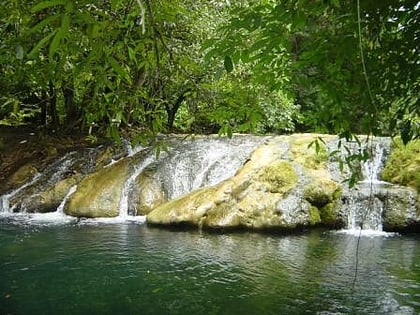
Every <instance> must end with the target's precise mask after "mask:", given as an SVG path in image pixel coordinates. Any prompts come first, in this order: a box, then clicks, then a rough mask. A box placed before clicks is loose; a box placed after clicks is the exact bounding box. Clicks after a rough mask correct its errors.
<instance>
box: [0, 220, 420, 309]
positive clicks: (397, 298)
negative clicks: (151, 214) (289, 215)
mask: <svg viewBox="0 0 420 315" xmlns="http://www.w3.org/2000/svg"><path fill="white" fill-rule="evenodd" d="M357 240H358V238H357V237H355V236H352V235H346V234H337V233H332V232H322V231H313V232H310V233H304V234H300V235H287V236H285V235H267V234H255V233H232V234H209V233H204V232H198V231H184V232H182V231H168V230H162V229H156V228H149V227H147V226H146V225H145V224H128V223H121V224H98V223H96V224H80V223H79V224H74V223H66V224H60V225H46V226H44V225H33V224H30V225H28V224H22V223H19V224H17V223H13V222H10V221H9V220H4V219H3V220H1V221H0V314H91V315H93V314H419V313H420V237H419V236H399V235H394V236H389V237H387V236H375V237H362V238H361V239H360V242H359V254H358V255H356V247H357ZM356 262H357V263H356ZM356 266H357V272H356ZM355 275H356V278H355Z"/></svg>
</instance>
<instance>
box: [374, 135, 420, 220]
mask: <svg viewBox="0 0 420 315" xmlns="http://www.w3.org/2000/svg"><path fill="white" fill-rule="evenodd" d="M381 177H382V179H383V180H385V181H387V182H390V183H393V184H398V185H403V186H409V187H412V188H414V189H415V190H416V191H417V214H418V215H420V140H414V141H411V142H409V143H408V144H407V145H404V144H403V143H402V141H401V140H400V139H394V142H393V148H392V153H391V156H390V157H389V158H388V160H387V162H386V165H385V167H384V169H383V171H382V173H381Z"/></svg>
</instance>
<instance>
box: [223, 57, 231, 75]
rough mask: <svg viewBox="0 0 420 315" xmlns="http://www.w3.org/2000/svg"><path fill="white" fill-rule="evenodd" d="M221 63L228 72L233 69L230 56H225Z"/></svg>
mask: <svg viewBox="0 0 420 315" xmlns="http://www.w3.org/2000/svg"><path fill="white" fill-rule="evenodd" d="M223 65H224V67H225V69H226V71H227V72H228V73H230V72H232V71H233V62H232V58H230V56H225V60H224V62H223Z"/></svg>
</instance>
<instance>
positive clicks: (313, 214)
mask: <svg viewBox="0 0 420 315" xmlns="http://www.w3.org/2000/svg"><path fill="white" fill-rule="evenodd" d="M309 220H310V221H309V224H311V225H315V224H318V223H320V222H321V215H320V213H319V210H318V208H317V207H314V206H310V207H309Z"/></svg>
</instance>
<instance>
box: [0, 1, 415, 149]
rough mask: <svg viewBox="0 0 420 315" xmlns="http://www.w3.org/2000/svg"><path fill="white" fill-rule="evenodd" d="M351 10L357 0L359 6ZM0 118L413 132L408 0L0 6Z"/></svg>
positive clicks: (84, 125)
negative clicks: (379, 0) (378, 0)
mask: <svg viewBox="0 0 420 315" xmlns="http://www.w3.org/2000/svg"><path fill="white" fill-rule="evenodd" d="M357 4H358V5H357ZM0 9H1V12H0V21H1V23H2V28H0V47H1V48H2V49H1V53H0V71H1V72H2V76H1V77H0V123H3V124H23V123H34V124H35V125H38V126H39V125H42V126H48V127H51V128H54V129H59V130H61V131H62V132H66V131H67V132H72V131H73V130H76V129H77V130H81V131H83V132H84V133H85V134H87V135H88V137H89V139H91V140H92V141H94V140H95V133H97V132H106V133H107V134H108V135H109V136H112V137H114V138H116V139H118V138H119V130H121V129H127V128H133V127H135V128H136V129H137V130H139V131H140V132H139V135H138V137H137V140H136V141H142V142H147V141H148V139H150V138H151V137H154V136H155V135H156V134H157V133H158V132H162V131H163V132H169V131H173V130H174V131H182V132H200V133H202V132H203V133H207V132H217V131H219V132H220V133H224V134H228V135H231V134H232V133H234V132H258V133H268V132H274V133H283V132H293V131H296V130H297V131H317V132H328V133H338V134H340V135H341V136H342V137H346V138H347V137H349V136H350V135H351V133H368V134H393V133H396V132H399V133H400V134H401V138H402V139H403V141H404V142H405V143H406V142H408V141H409V140H410V139H414V138H417V137H418V136H419V128H420V127H419V116H420V115H419V111H420V106H419V95H420V93H419V92H420V91H419V87H420V81H419V67H418V64H419V59H418V56H419V55H420V54H419V51H418V44H417V43H416V39H417V38H418V27H417V25H418V24H419V22H420V21H419V10H420V8H419V5H418V3H417V1H414V0H406V1H403V2H401V1H400V0H386V1H384V2H381V3H377V2H376V1H373V0H368V1H363V2H362V3H359V2H357V3H354V2H353V1H349V0H345V1H335V0H334V1H321V2H320V1H309V0H303V1H297V2H296V1H290V0H287V1H281V2H280V3H279V2H278V1H274V0H264V1H262V0H242V1H235V2H232V1H222V0H211V1H204V0H199V1H192V0H176V1H170V0H156V1H152V0H112V1H97V2H96V3H92V2H91V1H87V0H79V1H75V0H71V1H63V0H31V1H25V2H20V1H3V2H2V3H1V4H0Z"/></svg>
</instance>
